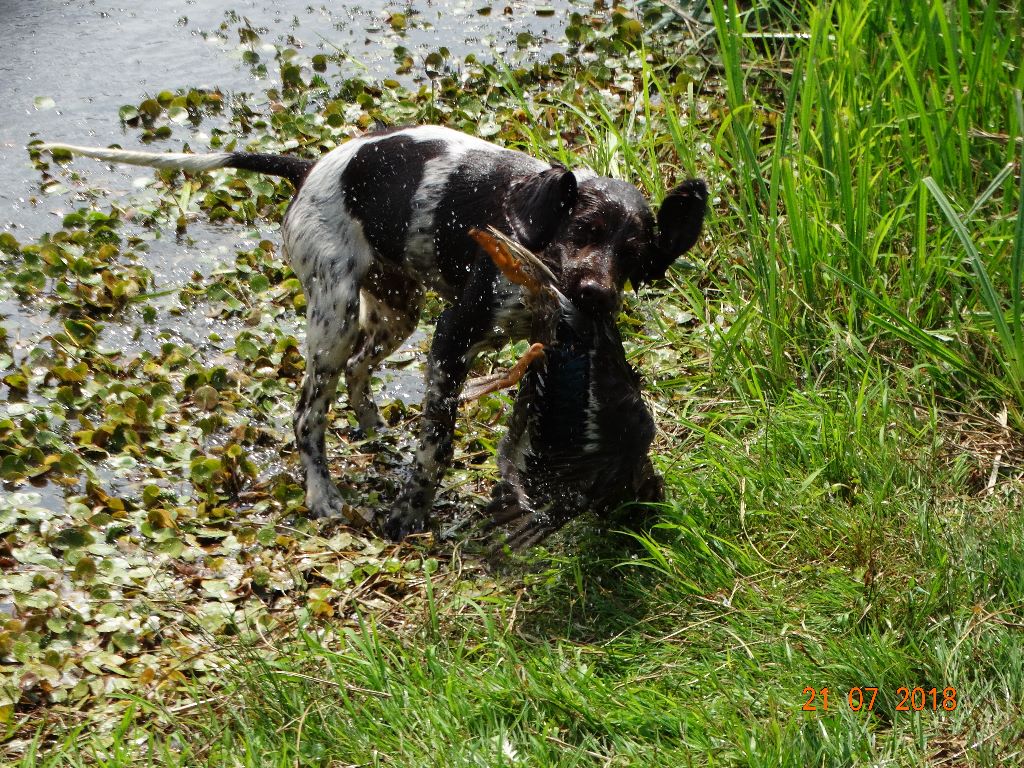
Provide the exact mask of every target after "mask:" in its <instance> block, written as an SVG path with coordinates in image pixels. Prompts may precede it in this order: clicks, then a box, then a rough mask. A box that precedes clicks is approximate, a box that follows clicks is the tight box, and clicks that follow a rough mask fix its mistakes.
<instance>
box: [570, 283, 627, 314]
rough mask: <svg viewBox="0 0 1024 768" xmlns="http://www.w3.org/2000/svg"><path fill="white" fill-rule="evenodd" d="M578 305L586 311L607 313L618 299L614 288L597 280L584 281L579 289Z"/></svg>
mask: <svg viewBox="0 0 1024 768" xmlns="http://www.w3.org/2000/svg"><path fill="white" fill-rule="evenodd" d="M579 297H580V304H581V305H583V306H584V307H585V308H587V309H591V310H602V311H609V310H612V309H614V308H615V302H616V300H617V299H618V296H617V294H616V291H615V288H614V287H613V286H610V285H604V284H603V283H600V282H598V281H597V280H593V279H590V280H584V281H583V282H582V283H580V287H579Z"/></svg>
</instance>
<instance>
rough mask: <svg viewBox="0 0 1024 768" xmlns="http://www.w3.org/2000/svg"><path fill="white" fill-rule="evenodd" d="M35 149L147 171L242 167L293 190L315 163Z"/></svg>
mask: <svg viewBox="0 0 1024 768" xmlns="http://www.w3.org/2000/svg"><path fill="white" fill-rule="evenodd" d="M34 148H35V149H40V150H51V151H52V150H54V149H60V150H64V151H65V152H70V153H71V154H73V155H82V156H83V157H94V158H96V159H97V160H105V161H106V162H108V163H124V164H126V165H144V166H147V167H150V168H173V169H175V170H180V171H191V172H193V173H197V172H200V171H212V170H214V169H215V168H241V169H242V170H246V171H255V172H256V173H265V174H268V175H270V176H283V177H284V178H286V179H288V181H290V182H291V183H292V184H294V185H295V188H296V189H298V188H299V187H301V186H302V182H303V181H304V180H305V178H306V174H308V173H309V169H310V168H312V167H313V165H314V161H312V160H304V159H303V158H300V157H290V156H288V155H261V154H259V153H256V152H212V153H210V154H205V155H190V154H185V153H184V152H135V151H131V150H126V149H104V148H102V147H78V146H75V145H74V144H59V143H49V144H36V145H35V147H34Z"/></svg>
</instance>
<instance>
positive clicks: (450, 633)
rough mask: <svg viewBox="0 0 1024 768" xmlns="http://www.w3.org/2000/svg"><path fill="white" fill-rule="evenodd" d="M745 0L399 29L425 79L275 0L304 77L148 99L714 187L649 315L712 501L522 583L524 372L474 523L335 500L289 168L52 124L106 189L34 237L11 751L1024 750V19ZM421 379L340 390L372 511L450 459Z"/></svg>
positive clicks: (208, 141) (499, 399) (244, 118)
mask: <svg viewBox="0 0 1024 768" xmlns="http://www.w3.org/2000/svg"><path fill="white" fill-rule="evenodd" d="M702 8H703V5H702V4H700V3H697V4H694V6H693V7H691V6H690V5H689V4H687V5H686V6H685V7H683V6H681V5H680V4H677V3H664V4H662V3H656V2H650V3H642V4H641V5H640V6H639V10H637V11H633V10H626V9H620V8H606V7H604V6H603V5H599V6H597V7H595V8H594V9H593V10H591V11H588V12H585V13H578V14H574V15H573V17H572V18H571V20H570V21H569V23H568V26H567V27H566V30H565V38H566V39H565V42H564V47H563V50H561V51H559V52H556V53H554V54H553V55H551V56H550V57H549V58H547V59H546V60H544V61H542V62H539V63H535V64H520V63H509V62H506V63H502V62H500V61H499V62H497V63H493V64H489V63H485V60H484V57H483V56H481V58H480V59H479V60H478V59H474V58H473V57H467V58H466V59H464V60H461V61H456V60H455V59H454V58H453V57H452V56H451V54H450V52H447V51H446V50H445V49H441V50H438V51H436V52H432V53H431V54H430V55H429V56H426V57H425V58H424V59H423V60H419V59H417V58H416V57H415V56H413V55H412V54H411V53H410V52H409V51H407V50H404V49H403V50H396V52H395V69H396V78H399V77H403V76H404V75H418V77H419V83H417V82H416V81H414V80H410V79H408V78H406V79H404V80H403V81H402V82H400V81H399V80H398V79H395V80H391V79H387V80H382V81H370V80H369V79H366V78H363V77H351V76H348V75H345V74H342V73H344V72H347V71H348V70H347V69H346V68H345V67H344V66H343V65H344V53H343V52H342V51H337V52H336V54H334V55H325V54H323V53H318V54H315V55H307V54H306V53H305V52H303V51H302V50H296V49H292V48H284V47H278V48H277V49H276V51H275V52H274V53H273V54H272V55H271V54H269V53H268V52H267V49H266V47H265V46H256V45H255V43H256V42H257V41H258V40H259V35H260V31H259V30H256V29H253V28H252V27H250V26H249V25H248V24H247V23H245V22H244V21H243V20H239V21H238V24H237V26H236V27H235V31H236V32H237V34H238V35H239V40H240V43H241V44H242V45H243V46H249V47H250V50H249V55H248V56H246V58H245V61H246V62H247V63H248V65H249V66H252V67H254V68H259V67H263V68H266V69H267V70H268V71H273V72H276V73H277V74H278V76H279V84H278V85H277V87H275V88H274V89H273V90H271V91H269V92H267V93H257V94H230V95H229V94H223V93H219V92H216V91H202V90H196V89H192V88H184V89H181V90H168V91H165V92H161V93H157V94H153V95H152V96H151V97H148V98H146V99H145V100H142V101H140V103H138V104H131V105H125V106H124V107H123V108H122V109H121V110H120V114H119V115H111V127H112V130H111V136H112V137H113V136H115V135H116V131H115V130H114V129H115V128H116V127H117V125H118V120H120V121H121V122H122V123H123V124H124V125H125V126H126V127H127V129H128V130H129V131H130V132H131V133H132V134H133V135H135V136H137V137H138V138H139V139H140V140H142V141H147V142H151V143H152V146H153V147H156V148H159V147H161V146H162V144H161V142H162V141H163V140H165V139H167V138H179V139H184V140H185V141H186V142H187V143H188V144H189V145H190V146H191V148H192V149H193V150H195V151H205V150H207V149H208V148H214V149H232V148H236V147H237V148H245V149H249V150H253V151H261V152H289V153H294V154H298V155H302V156H308V157H316V156H319V155H321V154H322V153H324V152H326V151H328V150H330V149H331V148H333V147H335V146H337V145H338V144H340V143H342V142H343V141H344V140H345V139H346V138H347V137H349V136H352V135H355V134H357V133H358V132H360V131H363V130H366V129H369V128H372V127H373V126H374V125H378V124H386V125H392V124H400V123H427V122H429V123H442V124H445V125H448V126H451V127H454V128H458V129H461V130H466V131H469V132H472V133H475V134H478V135H481V136H484V137H486V138H488V139H491V140H493V141H497V142H500V143H503V144H505V145H508V146H511V147H515V148H520V149H524V150H526V151H529V152H532V153H534V154H536V155H539V156H543V157H547V158H550V159H552V160H557V161H559V162H562V163H565V164H566V165H569V166H570V167H572V166H579V165H583V164H585V165H589V166H591V167H593V168H594V169H595V170H596V171H598V172H599V173H602V174H607V175H612V176H616V177H621V178H625V179H628V180H630V181H632V182H634V183H636V184H637V185H638V186H640V187H641V188H642V189H643V190H644V191H645V192H646V193H647V194H648V195H649V196H650V197H652V199H654V200H655V201H658V200H660V198H661V196H662V195H663V194H664V192H665V190H666V189H667V188H669V187H670V186H671V185H672V184H673V183H675V182H677V181H678V180H681V179H682V178H686V177H689V176H701V177H704V178H707V179H708V180H709V185H710V186H711V188H712V194H713V200H712V208H713V210H712V215H711V218H710V221H709V223H708V226H707V229H706V234H705V238H704V241H703V243H702V244H701V245H699V246H698V248H697V250H696V251H695V253H697V254H698V255H699V256H700V257H701V258H702V259H703V264H701V265H699V268H698V269H697V270H695V271H687V270H684V269H682V268H680V269H676V270H673V271H672V272H671V273H670V276H669V278H668V280H667V281H666V282H665V284H664V285H663V286H662V287H661V288H659V289H657V290H645V291H643V292H641V293H640V294H639V295H638V296H630V297H629V299H628V302H627V306H626V308H625V311H624V313H623V316H622V317H621V320H620V324H621V327H622V329H623V334H624V335H625V336H626V337H627V346H628V353H629V358H630V361H631V362H632V363H633V364H634V365H636V366H637V367H638V368H639V369H640V370H641V371H642V372H643V374H644V377H645V387H646V390H647V392H648V394H649V402H650V404H651V406H652V409H653V411H654V413H655V417H656V420H657V422H658V427H659V434H658V437H657V438H656V441H655V446H654V450H653V454H654V459H655V463H656V465H657V467H658V469H659V471H661V472H662V473H663V474H664V476H665V479H666V495H667V502H666V503H665V504H664V505H660V506H658V507H657V508H656V509H655V510H654V515H653V517H652V519H651V526H650V527H649V528H648V529H644V530H642V531H633V532H623V531H620V530H618V528H617V526H615V525H613V526H611V527H610V528H601V527H598V526H597V525H596V524H595V522H594V521H592V520H591V521H588V520H581V521H579V522H578V523H576V524H574V525H572V526H570V527H569V528H568V529H567V530H566V531H564V532H563V533H561V534H559V536H558V537H556V538H554V539H552V540H550V541H549V542H548V544H547V548H546V549H542V550H537V551H534V552H533V553H531V554H530V555H529V556H527V557H525V558H523V559H522V560H521V561H517V562H515V563H514V564H512V565H511V566H507V567H506V569H505V570H502V571H500V572H491V571H489V570H488V569H487V567H486V566H485V564H484V563H483V562H482V560H481V559H480V558H478V557H477V556H476V555H475V554H474V552H475V551H476V550H477V548H478V544H477V542H476V540H475V538H474V536H473V535H472V530H473V520H474V517H473V510H474V508H475V506H476V505H477V504H478V503H480V502H481V501H482V500H484V499H485V498H486V496H487V494H488V493H489V488H490V486H491V484H492V483H493V482H494V480H495V469H494V465H493V454H494V449H495V444H496V441H497V440H498V439H499V437H500V435H501V424H502V421H503V419H504V418H505V417H506V416H507V413H508V411H509V408H510V400H509V399H508V398H507V397H506V396H501V395H496V396H493V397H489V398H487V399H485V400H484V401H482V402H480V403H477V404H474V405H471V406H468V410H467V412H466V413H464V415H463V418H462V420H461V421H460V427H461V428H460V432H459V434H458V439H457V449H456V450H457V453H456V469H455V471H454V472H453V473H451V474H450V475H449V477H448V480H447V483H446V486H445V491H444V493H443V495H442V498H441V505H442V506H443V507H444V508H445V510H446V511H445V512H444V514H443V515H442V516H443V517H444V520H445V522H444V526H443V527H444V529H445V530H444V531H443V533H447V534H448V536H447V538H441V537H438V538H431V537H423V538H420V539H418V540H414V541H410V542H407V543H405V544H402V545H399V546H396V545H392V544H389V543H386V542H383V541H381V540H379V539H377V538H376V537H374V536H373V535H372V533H370V532H367V531H355V530H349V529H347V528H345V527H342V526H340V525H338V524H331V523H321V522H310V521H307V520H306V519H305V518H304V516H303V514H302V513H303V508H302V489H301V487H300V486H299V484H298V481H297V478H298V466H297V460H296V457H295V456H294V455H293V446H292V443H291V436H290V429H289V420H290V414H291V409H292V405H293V401H294V397H295V388H296V384H297V382H298V380H299V378H300V376H301V372H302V368H303V361H302V358H301V355H300V353H299V348H300V347H299V341H298V339H299V338H300V337H301V314H302V310H303V307H304V301H303V296H302V293H301V290H300V286H299V285H298V283H297V281H296V280H295V278H294V276H293V275H292V274H291V272H290V271H289V269H288V267H287V265H286V264H285V263H284V262H283V260H282V258H281V254H280V251H279V246H278V243H277V242H276V241H275V240H274V238H273V237H272V230H273V228H274V225H275V223H276V222H279V221H280V218H281V215H282V213H283V211H284V209H285V206H286V205H287V201H288V198H289V188H288V183H287V182H283V181H278V180H275V179H269V178H264V177H259V176H255V175H250V174H247V173H245V172H237V173H236V172H231V171H218V172H214V173H211V174H204V175H201V176H183V175H181V174H175V173H164V172H157V173H156V174H155V175H154V176H153V177H152V179H151V180H149V181H147V182H146V184H145V186H142V187H140V188H139V189H138V190H137V191H136V192H135V193H134V194H133V195H131V196H128V197H118V198H117V199H109V198H106V197H104V196H103V195H102V194H101V192H100V191H99V190H95V189H92V188H91V187H90V186H89V184H88V176H89V166H88V164H87V162H86V161H76V162H75V163H74V164H71V165H64V164H63V160H65V159H66V158H62V157H60V156H56V157H52V158H51V157H50V156H49V155H43V154H40V153H39V152H38V151H37V150H34V149H33V147H32V145H31V144H30V145H29V148H28V150H29V153H30V156H31V157H32V158H33V161H34V162H35V163H36V165H37V167H38V170H39V173H40V192H39V197H40V200H46V199H47V197H48V196H51V195H56V194H59V193H64V192H67V191H68V190H69V189H70V190H73V191H74V192H75V201H76V203H75V204H76V209H75V210H73V211H70V212H68V213H66V215H65V216H64V217H63V220H62V221H61V222H60V226H59V227H57V228H55V229H54V231H52V232H50V233H48V234H44V235H42V236H41V237H39V238H38V239H34V240H32V241H29V242H19V241H18V240H17V239H16V238H15V237H13V236H12V235H11V234H10V233H4V234H2V235H0V302H2V306H3V307H5V308H6V310H5V311H7V312H8V314H9V315H10V317H9V318H8V322H6V323H5V325H4V328H5V329H6V331H4V333H3V334H2V335H0V382H2V383H0V399H2V403H0V480H2V482H3V488H4V490H3V493H2V495H0V566H2V573H0V673H2V676H0V734H2V739H3V744H2V745H0V754H3V755H4V760H5V761H6V762H8V763H14V764H18V765H21V766H44V765H45V766H64V765H72V766H77V765H93V764H96V765H105V766H122V765H124V766H128V765H153V764H157V765H182V766H184V765H189V766H194V765H212V766H221V765H230V766H235V765H252V766H267V765H282V766H284V765H311V766H312V765H316V766H340V765H395V766H412V765H467V766H468V765H545V766H548V765H550V766H555V765H558V766H563V765H564V766H575V765H594V766H599V765H600V766H604V765H638V766H660V765H664V766H673V767H675V766H679V765H750V766H760V765H765V766H769V765H799V766H806V765H861V764H869V763H870V764H879V765H922V764H929V765H948V766H954V765H956V766H962V765H982V766H997V765H1012V764H1020V763H1021V762H1024V752H1022V751H1021V750H1022V748H1021V746H1020V745H1021V743H1022V737H1024V717H1022V712H1021V707H1022V702H1024V643H1022V628H1024V555H1022V554H1021V553H1022V552H1024V514H1022V512H1021V509H1022V506H1024V505H1022V484H1021V477H1022V457H1024V450H1022V448H1024V446H1022V440H1021V435H1022V429H1024V325H1022V312H1024V285H1022V281H1024V203H1022V192H1021V190H1022V185H1024V181H1022V175H1021V155H1022V152H1024V106H1022V98H1021V91H1022V89H1024V70H1022V68H1021V66H1020V62H1021V61H1024V51H1022V50H1021V46H1022V37H1021V35H1020V34H1019V32H1020V25H1021V17H1020V10H1019V8H1017V7H1016V4H1014V3H1006V2H987V3H967V2H950V3H943V2H939V0H912V2H908V3H896V2H891V0H872V1H871V2H860V3H854V2H848V1H847V0H836V1H835V2H831V3H819V4H796V5H792V7H791V5H788V4H785V3H779V2H773V1H772V0H764V1H763V2H755V3H753V4H749V3H744V4H742V6H737V5H736V4H734V3H728V4H721V5H720V4H711V5H709V6H708V7H707V8H706V9H705V10H704V11H703V13H701V9H702ZM545 12H546V11H545ZM389 23H390V24H391V26H392V28H393V29H395V30H396V31H401V29H403V28H405V26H407V25H410V24H415V23H416V17H415V15H414V14H408V15H406V14H402V13H396V14H394V15H393V16H392V17H391V18H390V19H389ZM520 43H521V44H522V46H523V47H524V48H525V47H528V46H529V45H530V44H531V41H530V40H528V39H523V40H521V41H520ZM403 82H404V83H405V84H404V85H403V84H402V83H403ZM45 138H47V139H52V140H56V139H59V138H60V137H45ZM200 220H213V221H224V225H225V226H227V227H234V228H237V230H238V231H239V233H240V239H245V240H246V241H247V243H249V245H247V247H245V248H243V249H240V250H238V252H237V253H235V254H234V255H233V257H231V258H228V259H227V260H226V261H223V262H222V263H217V264H216V265H215V266H211V268H210V269H208V270H204V271H197V272H196V273H195V274H193V275H192V276H191V277H190V278H189V279H187V280H185V281H181V282H178V283H171V282H165V281H162V280H161V279H159V278H158V277H157V274H158V270H156V269H155V266H156V265H154V264H152V263H151V262H150V260H149V259H148V258H147V256H148V253H149V247H150V245H151V243H152V242H153V241H154V239H155V238H174V237H178V238H180V239H181V240H182V241H183V242H187V241H188V238H189V237H190V234H189V233H190V228H191V227H192V226H193V225H194V222H197V221H200ZM257 224H258V226H259V229H257ZM434 309H435V311H436V307H435V308H434ZM29 316H32V317H37V316H38V317H43V318H45V321H44V322H43V323H41V324H39V325H38V326H35V325H31V326H30V325H25V326H23V327H22V326H19V325H18V318H23V317H29ZM186 320H187V321H188V322H186ZM186 326H187V327H189V328H193V329H195V328H201V329H202V333H183V332H182V330H181V329H182V328H183V327H186ZM518 351H521V350H518V349H509V350H506V351H505V353H504V355H505V357H506V358H507V359H514V357H515V355H516V354H517V352H518ZM416 358H417V354H415V350H406V351H405V352H403V353H401V354H400V355H399V357H398V358H397V361H396V363H395V367H394V369H393V372H394V374H395V375H396V376H397V377H399V380H401V381H412V380H414V376H415V374H414V373H412V372H409V371H405V370H402V366H405V365H407V364H408V363H409V362H410V360H414V359H416ZM401 377H407V378H405V379H402V378H401ZM388 399H390V400H391V402H385V403H384V404H383V405H384V412H385V414H386V416H387V418H388V420H389V422H390V423H391V424H392V425H393V427H394V428H393V429H392V430H391V431H390V432H388V433H387V434H385V435H383V436H380V437H378V438H375V439H373V440H372V441H370V442H367V441H363V440H360V439H357V438H356V437H355V436H354V434H353V433H352V431H351V429H350V428H351V426H352V425H351V423H350V417H349V414H348V413H346V412H345V411H343V410H336V411H335V412H334V413H333V425H332V429H333V430H334V431H335V432H336V433H337V434H338V435H340V437H341V439H340V440H336V441H334V443H333V445H334V446H335V449H334V455H333V461H334V465H333V474H334V475H335V476H336V477H338V478H340V485H341V489H342V491H343V492H344V493H345V494H346V496H347V497H348V498H349V499H350V501H351V504H352V505H353V506H354V507H357V508H359V509H366V508H375V509H382V508H386V505H387V502H388V500H389V499H390V498H393V496H394V493H395V489H396V483H397V481H398V479H399V472H400V469H401V467H402V466H403V465H404V464H405V463H406V462H407V460H408V452H409V448H410V445H411V440H412V426H413V424H414V423H415V411H416V406H415V400H416V397H414V396H413V397H406V398H404V399H403V398H398V397H394V395H391V396H389V398H388ZM406 400H409V401H410V402H411V403H412V404H411V405H410V404H407V403H406ZM823 688H827V689H828V691H829V694H828V697H829V698H828V703H827V705H826V704H825V700H824V694H823V693H822V691H821V689H823ZM901 688H905V689H907V695H905V694H904V693H903V692H902V691H901V690H900V689H901ZM915 688H920V689H921V690H922V693H924V695H925V696H924V704H922V705H921V706H917V705H918V704H921V699H920V698H919V697H916V698H915V696H914V695H911V694H912V692H913V689H915ZM809 689H813V690H809ZM871 689H877V695H876V696H875V697H874V698H873V699H872V698H871ZM932 689H935V693H931V691H932ZM856 691H860V693H861V694H863V696H864V703H863V705H862V706H859V707H858V706H856V705H857V703H858V699H857V695H858V694H857V693H855V692H856ZM869 699H871V705H870V707H869V705H868V700H869ZM807 707H814V708H815V709H813V710H808V709H807ZM869 709H870V711H869Z"/></svg>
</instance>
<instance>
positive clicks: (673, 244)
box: [630, 179, 708, 287]
mask: <svg viewBox="0 0 1024 768" xmlns="http://www.w3.org/2000/svg"><path fill="white" fill-rule="evenodd" d="M707 201H708V188H707V186H706V185H705V184H704V182H703V181H701V180H700V179H689V180H688V181H684V182H683V183H682V184H680V185H679V186H678V187H676V188H675V189H673V190H672V191H671V192H669V193H668V194H667V195H665V199H664V200H663V201H662V203H661V208H660V209H659V210H658V239H657V241H656V245H655V246H654V247H653V248H652V249H650V252H649V254H648V255H647V256H646V257H645V258H644V259H643V260H642V261H641V263H639V264H638V265H637V268H636V270H634V272H633V274H632V275H630V282H631V283H633V286H634V287H637V286H639V285H640V284H641V283H650V282H653V281H655V280H659V279H661V278H662V277H664V276H665V273H666V272H667V271H668V268H669V267H670V266H672V262H674V261H675V260H676V259H678V258H679V257H680V256H682V255H683V254H684V253H686V252H687V251H688V250H690V249H691V248H693V246H694V244H695V243H696V242H697V238H698V237H699V236H700V229H701V226H702V225H703V223H704V213H705V211H706V210H707Z"/></svg>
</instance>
